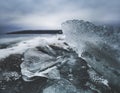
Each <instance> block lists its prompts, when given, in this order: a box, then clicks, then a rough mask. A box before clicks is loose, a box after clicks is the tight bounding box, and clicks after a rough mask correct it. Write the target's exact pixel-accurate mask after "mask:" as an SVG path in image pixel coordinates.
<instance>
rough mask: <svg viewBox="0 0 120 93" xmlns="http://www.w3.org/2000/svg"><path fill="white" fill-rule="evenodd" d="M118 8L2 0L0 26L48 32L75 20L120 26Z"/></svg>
mask: <svg viewBox="0 0 120 93" xmlns="http://www.w3.org/2000/svg"><path fill="white" fill-rule="evenodd" d="M119 8H120V1H119V0H109V1H108V0H2V1H1V2H0V24H4V25H5V24H6V25H8V24H13V25H21V26H24V27H25V26H26V27H29V26H35V25H36V26H40V27H41V28H42V27H48V28H49V27H50V26H53V27H55V26H56V27H58V25H60V23H61V22H62V21H64V20H67V19H77V18H78V19H83V20H88V21H94V22H96V23H120V19H119V17H120V12H119ZM36 26H35V27H36Z"/></svg>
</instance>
